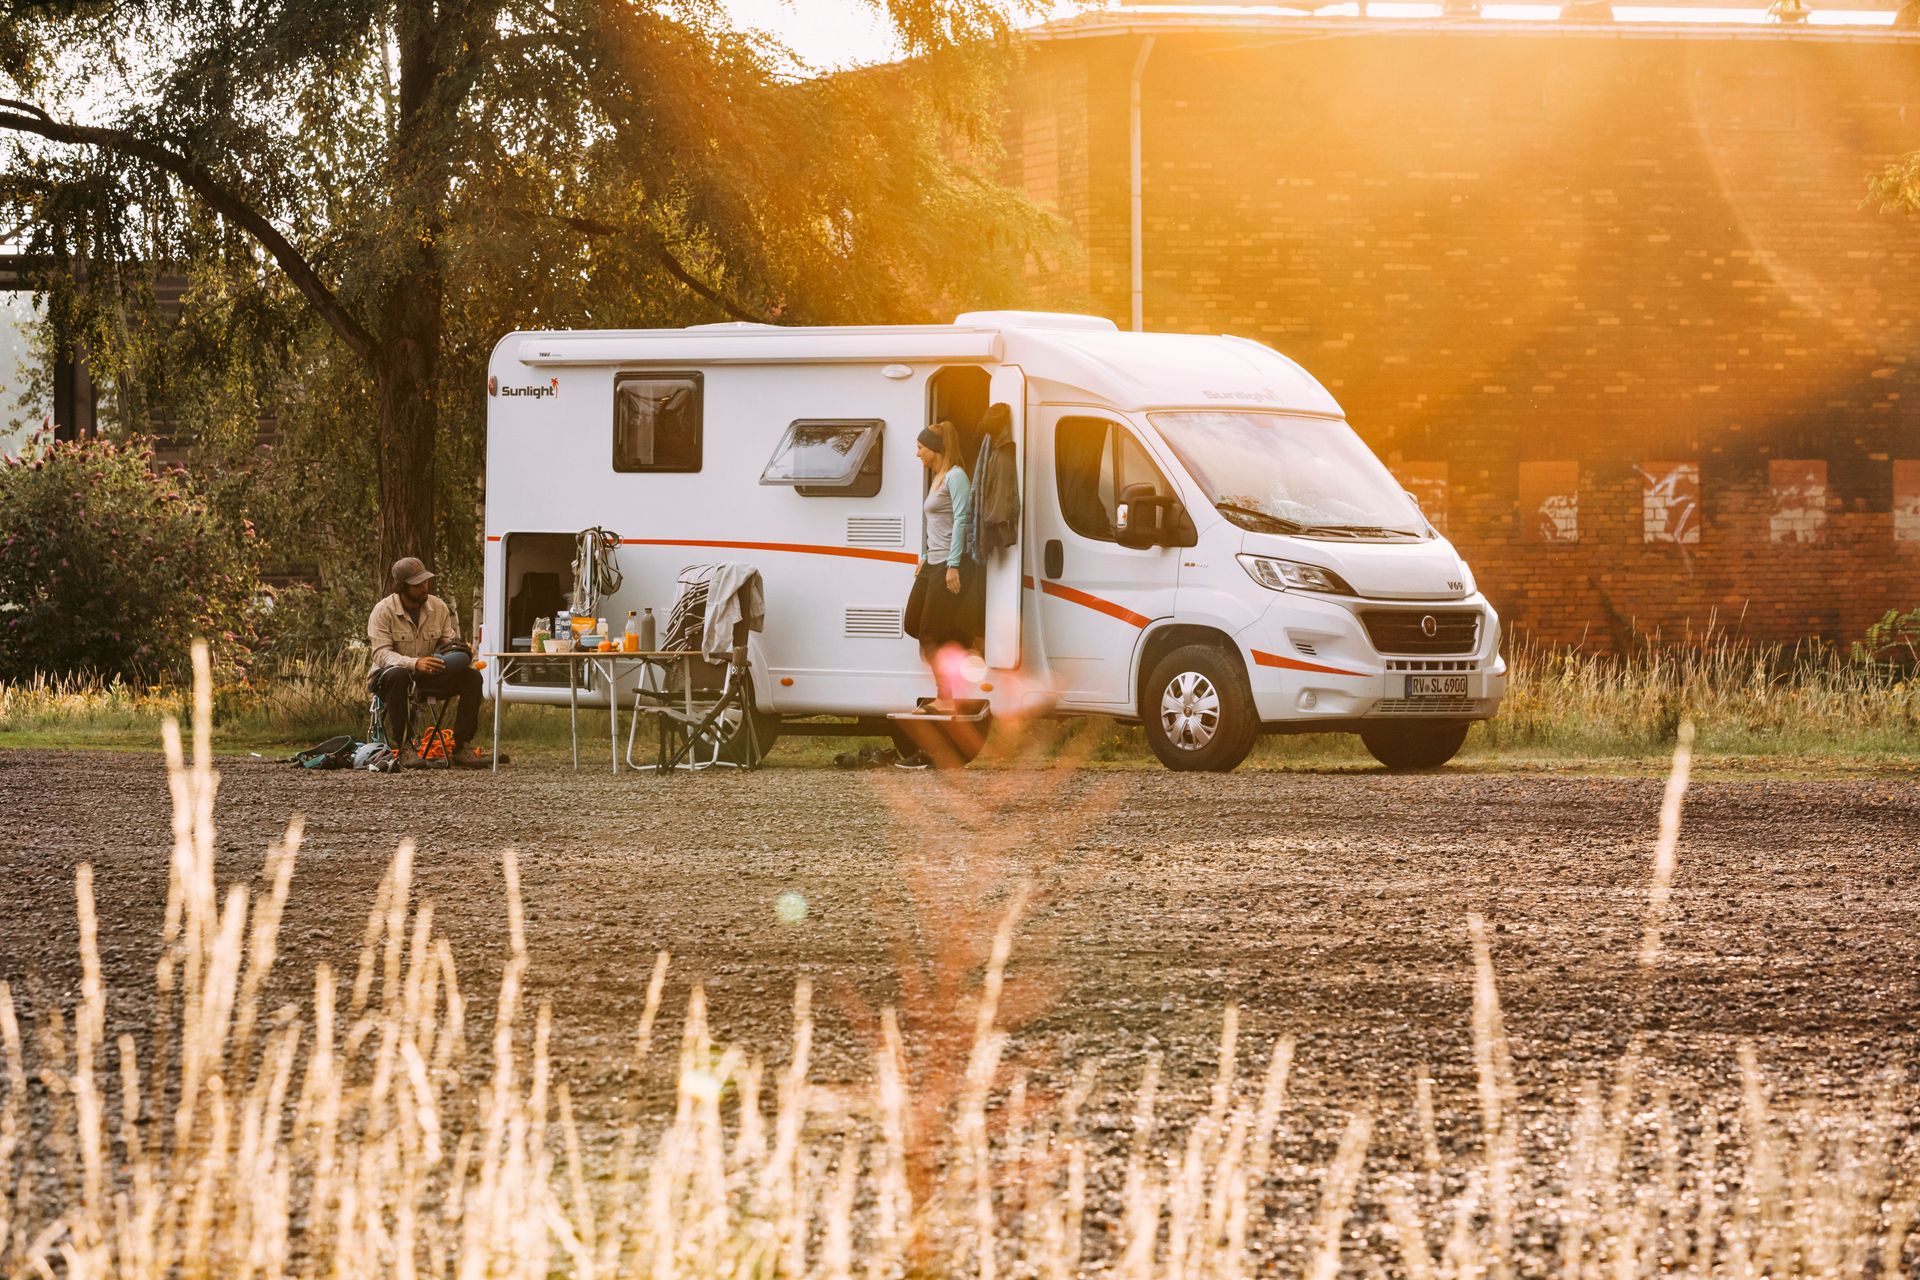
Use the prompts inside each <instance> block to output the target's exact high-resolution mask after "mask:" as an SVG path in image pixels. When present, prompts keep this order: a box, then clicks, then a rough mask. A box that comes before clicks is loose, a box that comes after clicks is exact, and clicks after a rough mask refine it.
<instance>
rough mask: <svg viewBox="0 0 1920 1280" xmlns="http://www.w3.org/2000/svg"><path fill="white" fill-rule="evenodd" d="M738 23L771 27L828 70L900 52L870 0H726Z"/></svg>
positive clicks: (811, 61)
mask: <svg viewBox="0 0 1920 1280" xmlns="http://www.w3.org/2000/svg"><path fill="white" fill-rule="evenodd" d="M724 3H725V4H726V7H727V12H728V13H730V14H731V15H732V16H733V25H734V26H735V27H736V28H743V29H747V28H750V29H752V30H756V31H765V32H768V33H769V34H771V35H772V36H774V38H776V39H777V40H779V41H780V43H782V44H784V45H786V46H787V47H788V48H789V49H791V50H793V51H794V53H796V54H798V55H799V57H800V60H801V61H803V62H806V63H809V64H811V65H812V66H814V67H816V68H818V69H820V70H822V71H827V70H833V69H836V68H840V67H851V66H858V65H861V64H863V63H872V62H888V61H891V60H892V59H893V58H894V57H895V56H896V55H897V53H898V48H897V46H896V45H895V43H894V39H893V32H892V30H891V29H890V28H889V26H888V25H887V20H886V18H885V16H884V15H883V14H882V13H881V11H880V10H879V9H878V8H877V7H875V6H874V5H872V4H868V3H865V0H724Z"/></svg>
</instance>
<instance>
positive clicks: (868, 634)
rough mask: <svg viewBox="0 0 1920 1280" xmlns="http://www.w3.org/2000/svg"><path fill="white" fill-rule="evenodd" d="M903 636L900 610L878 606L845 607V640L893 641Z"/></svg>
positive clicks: (853, 605) (855, 605)
mask: <svg viewBox="0 0 1920 1280" xmlns="http://www.w3.org/2000/svg"><path fill="white" fill-rule="evenodd" d="M903 634H904V633H903V632H902V631H901V630H900V610H898V609H894V608H882V607H880V606H878V605H860V604H852V605H848V606H847V631H846V635H847V639H849V640H894V639H898V638H899V637H900V636H901V635H903Z"/></svg>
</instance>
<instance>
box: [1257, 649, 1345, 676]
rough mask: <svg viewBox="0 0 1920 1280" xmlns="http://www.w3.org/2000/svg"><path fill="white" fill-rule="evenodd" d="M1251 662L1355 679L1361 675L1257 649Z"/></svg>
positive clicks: (1262, 665)
mask: <svg viewBox="0 0 1920 1280" xmlns="http://www.w3.org/2000/svg"><path fill="white" fill-rule="evenodd" d="M1253 663H1254V665H1255V666H1257V667H1282V668H1285V669H1286V670H1288V671H1317V672H1319V673H1320V674H1321V675H1326V676H1353V677H1355V678H1356V679H1358V678H1360V676H1361V673H1360V672H1358V671H1342V670H1341V669H1340V668H1338V667H1323V666H1320V665H1319V664H1318V663H1313V662H1302V661H1300V660H1299V659H1298V658H1283V657H1281V656H1280V655H1279V654H1277V653H1262V652H1261V651H1260V650H1258V649H1255V650H1254V651H1253Z"/></svg>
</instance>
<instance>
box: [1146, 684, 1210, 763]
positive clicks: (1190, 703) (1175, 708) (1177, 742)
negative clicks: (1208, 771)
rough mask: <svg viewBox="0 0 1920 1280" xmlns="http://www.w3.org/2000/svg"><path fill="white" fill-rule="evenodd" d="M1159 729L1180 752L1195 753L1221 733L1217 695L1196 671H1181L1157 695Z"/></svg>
mask: <svg viewBox="0 0 1920 1280" xmlns="http://www.w3.org/2000/svg"><path fill="white" fill-rule="evenodd" d="M1160 728H1161V729H1162V730H1163V731H1164V732H1165V733H1166V735H1167V741H1168V742H1171V743H1172V744H1173V745H1174V746H1176V747H1179V748H1180V749H1181V750H1182V751H1198V750H1200V749H1201V748H1202V747H1204V746H1206V745H1207V744H1208V743H1209V742H1212V741H1213V735H1214V734H1215V733H1217V732H1219V729H1220V692H1219V690H1217V689H1215V688H1214V687H1213V682H1212V681H1211V680H1208V679H1207V678H1206V677H1205V676H1203V675H1201V674H1200V673H1199V672H1197V671H1182V672H1181V673H1180V674H1179V675H1177V676H1175V677H1174V678H1173V679H1172V680H1171V681H1169V682H1168V684H1167V687H1166V690H1165V691H1164V692H1163V693H1161V695H1160Z"/></svg>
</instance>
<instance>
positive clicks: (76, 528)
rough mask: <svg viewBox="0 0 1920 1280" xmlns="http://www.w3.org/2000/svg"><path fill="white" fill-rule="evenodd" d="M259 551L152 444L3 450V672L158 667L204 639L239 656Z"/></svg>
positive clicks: (134, 672) (254, 603)
mask: <svg viewBox="0 0 1920 1280" xmlns="http://www.w3.org/2000/svg"><path fill="white" fill-rule="evenodd" d="M260 555H261V547H260V543H259V541H258V539H257V538H256V537H255V536H254V532H253V529H252V527H251V526H250V525H247V524H245V523H244V522H243V523H242V527H240V528H237V529H236V528H232V527H230V526H229V525H227V524H226V523H225V522H224V521H222V520H221V519H220V518H219V517H218V516H217V515H215V513H214V512H213V511H211V510H210V509H209V508H208V506H207V503H206V502H205V501H204V500H203V499H202V498H201V497H200V496H199V495H198V494H196V493H195V492H194V490H193V488H192V486H191V484H190V483H189V482H188V479H187V476H186V473H185V472H183V471H181V470H179V469H178V468H168V469H165V470H156V468H155V467H154V460H153V451H152V449H151V448H149V447H148V446H146V445H145V444H143V443H139V442H135V443H129V444H118V443H115V442H113V441H110V440H100V439H93V440H79V441H62V440H51V439H48V438H45V437H44V436H43V437H39V438H36V439H35V440H33V441H31V442H29V443H28V445H27V446H26V449H25V451H24V453H23V454H22V455H21V456H20V457H18V458H14V457H5V458H0V680H19V679H21V678H23V677H27V676H31V675H34V674H36V673H44V674H47V675H70V674H76V673H82V672H86V673H91V674H95V675H99V676H102V677H107V678H112V677H115V676H119V677H124V678H127V679H156V678H164V677H166V676H168V675H172V674H176V673H178V672H179V671H180V670H181V669H182V668H183V667H184V665H185V663H186V661H187V654H188V647H189V644H190V642H191V641H192V640H193V639H194V638H195V637H198V636H204V637H206V638H208V639H209V640H211V641H212V642H213V647H214V653H215V655H216V659H217V660H218V661H220V662H221V663H222V664H223V665H229V666H231V665H234V664H239V663H244V661H245V660H246V658H247V656H248V655H249V654H250V653H251V651H252V649H253V647H254V645H255V643H256V624H257V622H258V616H259V606H260V603H261V601H262V589H261V586H260Z"/></svg>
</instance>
